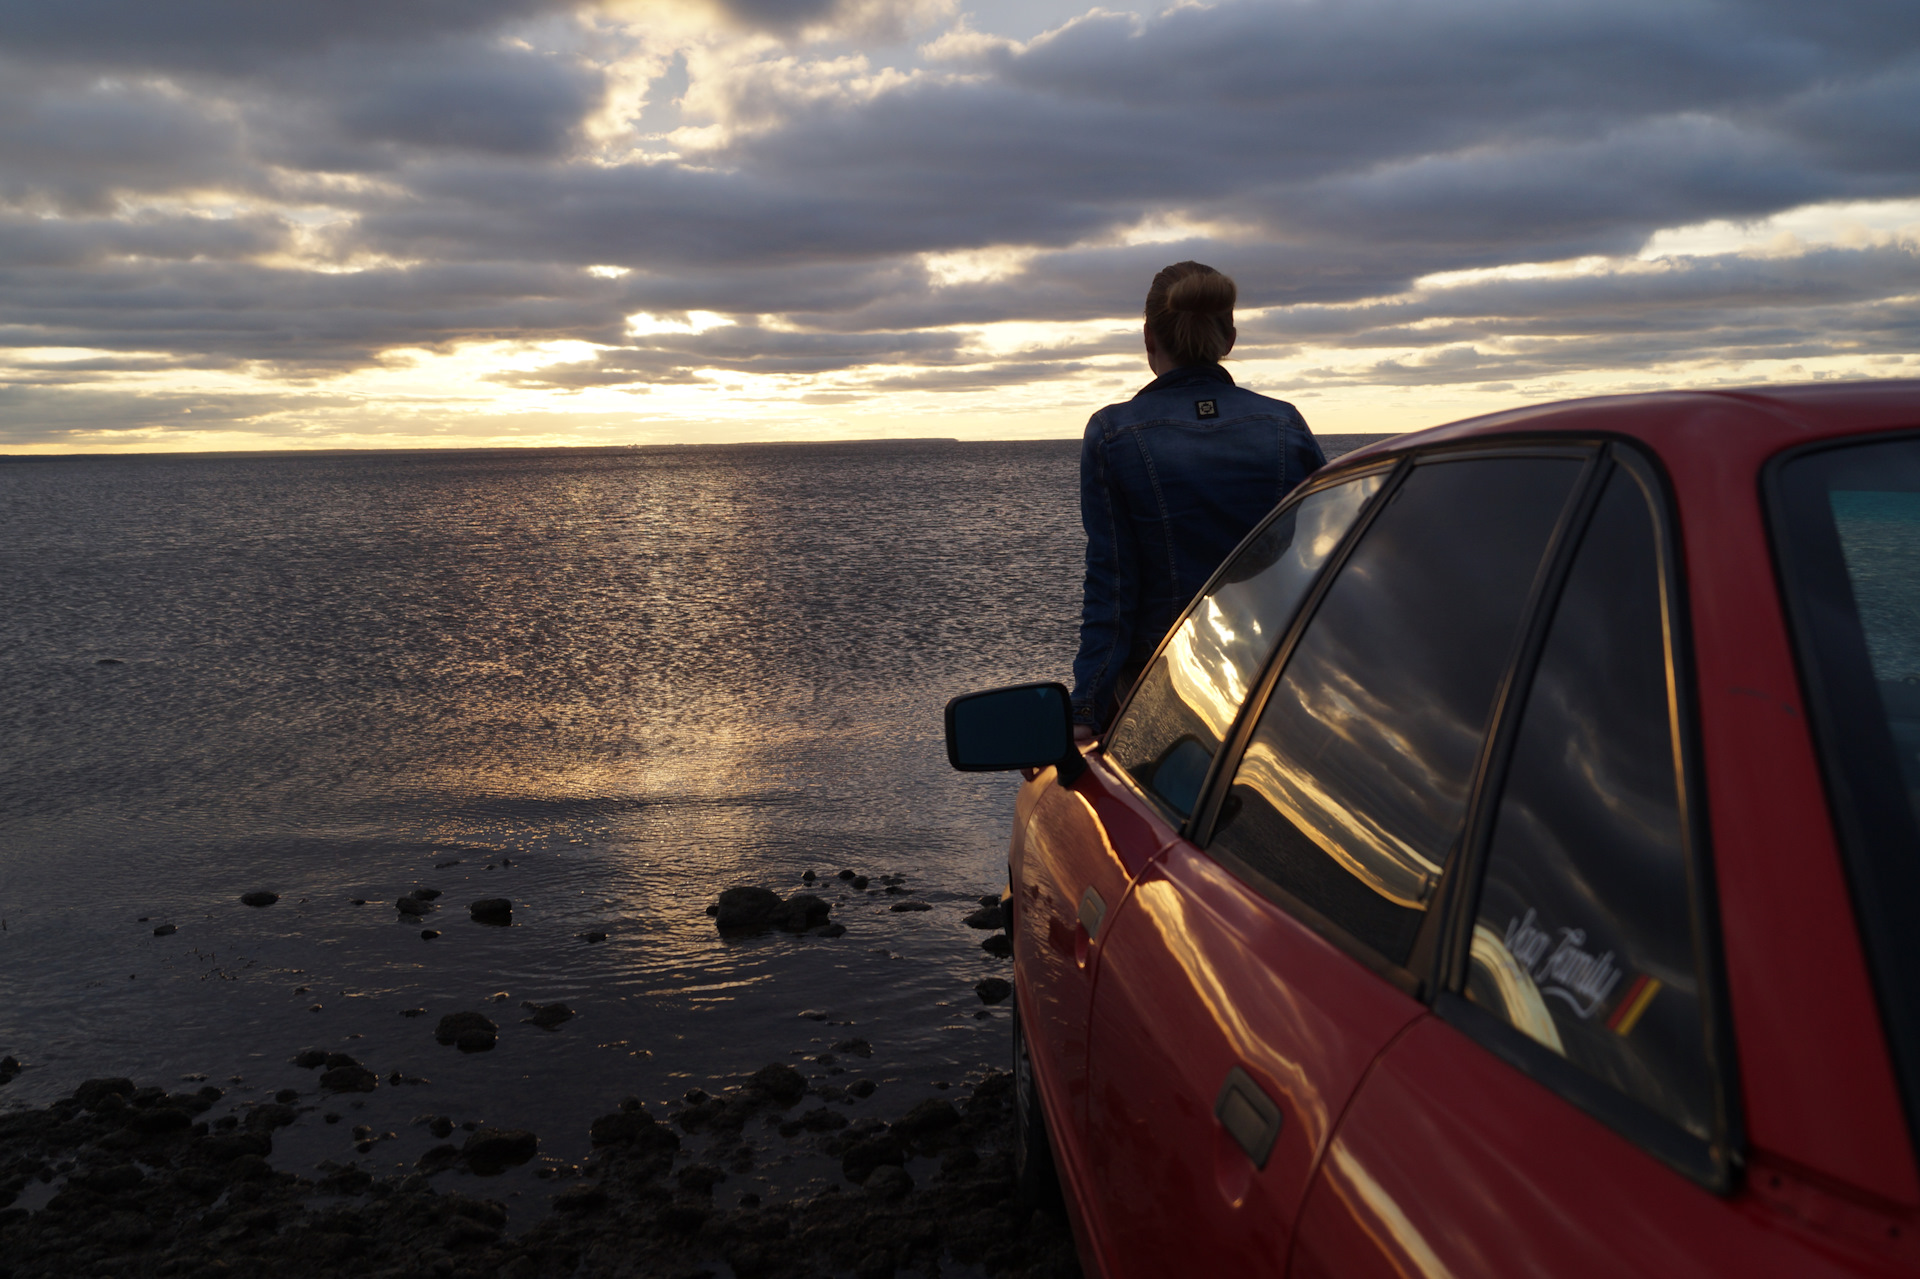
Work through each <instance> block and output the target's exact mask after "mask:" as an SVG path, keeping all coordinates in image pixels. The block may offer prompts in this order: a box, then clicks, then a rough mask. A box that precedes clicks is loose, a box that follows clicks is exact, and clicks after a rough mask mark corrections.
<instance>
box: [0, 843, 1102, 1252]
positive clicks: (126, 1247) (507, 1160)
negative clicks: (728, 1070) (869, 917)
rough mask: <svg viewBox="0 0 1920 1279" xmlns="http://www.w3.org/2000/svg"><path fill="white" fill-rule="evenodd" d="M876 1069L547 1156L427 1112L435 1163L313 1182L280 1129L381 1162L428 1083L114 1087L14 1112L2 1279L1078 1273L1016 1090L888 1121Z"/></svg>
mask: <svg viewBox="0 0 1920 1279" xmlns="http://www.w3.org/2000/svg"><path fill="white" fill-rule="evenodd" d="M887 878H891V879H895V880H896V883H897V880H898V877H887ZM807 879H808V881H809V882H811V881H812V879H813V876H812V875H809V876H808V877H807ZM858 887H864V885H859V886H858ZM886 887H887V889H888V890H890V891H894V892H898V889H897V887H896V884H888V885H887V886H886ZM435 895H436V896H437V895H438V894H435ZM249 904H250V905H251V904H256V903H249ZM257 904H259V905H267V904H270V903H267V902H260V903H257ZM908 904H909V905H919V903H908ZM829 910H830V907H829V906H828V903H826V902H825V901H823V900H822V899H820V898H819V897H817V896H814V895H812V894H807V893H802V894H798V895H795V896H793V897H789V898H786V899H782V898H781V897H780V896H779V895H778V894H776V893H773V892H771V891H769V890H766V889H760V888H735V889H729V890H727V892H725V893H723V894H722V895H721V898H720V901H719V902H718V903H716V904H715V906H714V907H713V908H711V909H710V911H709V913H710V914H712V915H713V916H715V923H716V925H717V926H718V927H720V928H721V929H722V931H724V932H728V933H738V932H740V931H745V930H763V929H768V928H773V929H784V930H786V931H791V932H801V931H806V932H816V931H817V932H820V933H823V934H824V933H828V931H829V930H830V929H831V930H836V931H838V932H844V929H839V928H838V927H837V926H836V925H833V924H831V923H829V922H827V916H828V912H829ZM1001 922H1002V915H1001V911H1000V908H999V905H998V903H997V901H996V899H993V898H983V899H981V901H980V909H979V910H978V911H976V912H975V914H974V915H972V916H970V917H969V918H968V919H967V920H966V923H967V924H968V925H970V926H971V927H974V928H981V929H996V928H997V927H998V926H999V925H1000V923H1001ZM1004 941H1005V935H1004V933H999V932H997V931H996V932H994V933H993V935H992V936H990V937H989V938H988V939H987V947H986V948H988V949H990V950H991V951H992V952H993V953H999V951H998V949H997V948H995V947H993V945H992V943H994V942H1001V943H1004ZM1010 993H1011V986H1010V983H1008V982H1006V981H1005V980H1004V979H1000V978H989V979H987V980H985V981H982V982H980V983H979V984H978V985H977V986H976V994H977V995H978V997H979V999H980V1001H981V1003H982V1004H983V1005H992V1004H996V1003H999V1002H1001V1001H1002V1000H1004V999H1005V998H1006V997H1007V996H1008V995H1009V994H1010ZM498 998H502V999H504V998H505V996H504V995H503V996H499V997H498ZM525 1007H526V1008H527V1009H528V1010H529V1011H531V1013H532V1016H530V1017H528V1018H526V1020H527V1021H529V1022H531V1023H532V1024H534V1025H536V1026H538V1027H540V1028H542V1029H547V1030H551V1029H555V1028H557V1027H558V1026H559V1025H560V1024H562V1023H563V1022H565V1021H567V1020H568V1019H570V1018H571V1017H572V1016H573V1015H574V1013H573V1010H572V1009H571V1008H569V1007H568V1006H567V1005H565V1004H562V1003H550V1004H544V1005H542V1004H534V1003H527V1004H525ZM403 1014H404V1015H406V1016H418V1015H423V1014H424V1010H422V1009H417V1008H416V1009H405V1010H403ZM978 1015H980V1016H986V1015H987V1014H986V1013H985V1012H984V1011H983V1012H981V1013H980V1014H978ZM498 1029H499V1028H498V1026H497V1024H496V1023H495V1022H494V1021H493V1020H491V1019H490V1018H489V1017H487V1016H486V1015H485V1014H482V1013H479V1012H472V1011H466V1012H455V1013H449V1014H447V1015H445V1016H443V1017H441V1019H440V1021H439V1023H438V1025H437V1026H435V1028H434V1038H435V1039H437V1040H438V1041H439V1042H440V1043H441V1044H444V1045H448V1046H452V1047H457V1048H458V1049H459V1050H460V1051H461V1052H462V1053H473V1052H488V1051H490V1050H492V1049H493V1047H494V1043H495V1038H496V1035H497V1033H498ZM351 1038H353V1039H358V1038H359V1036H352V1037H351ZM872 1055H873V1047H872V1045H871V1044H870V1043H869V1042H868V1041H867V1040H866V1039H865V1038H862V1037H858V1036H849V1037H847V1038H844V1039H842V1040H841V1041H839V1042H837V1043H834V1044H833V1045H832V1051H831V1052H829V1053H818V1052H816V1053H814V1054H813V1055H812V1056H811V1057H810V1060H809V1063H808V1064H809V1065H810V1066H816V1067H826V1068H827V1070H826V1074H824V1075H816V1076H815V1078H813V1079H812V1080H809V1078H808V1077H807V1076H806V1075H803V1074H802V1073H801V1072H800V1071H799V1070H796V1069H795V1068H794V1067H793V1066H792V1065H788V1064H786V1063H782V1062H775V1063H772V1064H770V1065H767V1066H765V1067H762V1068H761V1069H759V1070H758V1071H755V1072H754V1073H752V1074H751V1075H749V1076H745V1077H743V1078H738V1079H734V1080H731V1081H721V1082H719V1083H716V1084H714V1085H711V1086H709V1087H696V1088H691V1089H688V1090H687V1091H686V1092H685V1093H684V1095H683V1096H682V1097H681V1098H680V1099H679V1100H678V1101H676V1102H674V1103H673V1104H671V1105H668V1106H664V1107H660V1108H658V1109H657V1110H650V1109H649V1108H648V1107H647V1106H645V1105H644V1104H643V1103H642V1102H641V1101H640V1100H639V1099H638V1098H633V1097H629V1098H627V1099H625V1100H624V1101H620V1102H619V1103H618V1104H617V1105H616V1106H613V1108H611V1109H609V1110H608V1111H607V1113H605V1114H602V1115H601V1116H600V1117H599V1118H597V1119H595V1120H594V1121H593V1122H592V1124H591V1126H590V1131H589V1132H588V1133H586V1134H572V1135H568V1136H563V1137H561V1138H560V1139H558V1140H552V1141H546V1142H543V1140H542V1138H541V1137H540V1136H539V1135H538V1134H536V1133H534V1132H531V1131H527V1130H524V1129H519V1128H506V1127H495V1126H490V1125H487V1124H485V1123H483V1122H481V1121H478V1120H468V1121H466V1122H464V1123H456V1122H455V1120H454V1119H453V1118H452V1117H451V1116H448V1115H443V1114H432V1113H426V1114H421V1115H418V1116H416V1117H415V1119H414V1120H413V1123H414V1124H415V1125H419V1126H420V1127H421V1128H423V1129H425V1133H426V1134H431V1136H432V1137H433V1138H435V1139H437V1140H438V1141H439V1142H440V1144H438V1145H435V1146H432V1147H431V1148H429V1149H427V1150H426V1151H425V1152H424V1153H423V1154H421V1155H420V1156H419V1157H418V1159H417V1161H415V1162H414V1164H413V1165H412V1168H411V1170H410V1171H399V1172H396V1171H392V1169H393V1165H392V1164H390V1163H389V1164H386V1165H384V1166H383V1167H382V1168H381V1169H380V1170H379V1171H378V1172H376V1171H374V1170H370V1169H366V1168H361V1167H359V1166H358V1165H357V1163H356V1162H355V1161H353V1160H348V1161H346V1162H344V1163H343V1162H339V1161H337V1160H334V1159H331V1158H327V1159H322V1160H321V1161H320V1162H319V1163H318V1164H317V1165H315V1166H314V1167H313V1169H312V1173H313V1175H311V1176H309V1175H302V1174H300V1173H295V1172H291V1171H287V1170H285V1169H284V1168H281V1167H276V1165H275V1164H274V1163H273V1162H272V1161H271V1159H270V1157H271V1156H272V1155H273V1154H274V1141H275V1135H276V1134H280V1133H283V1131H284V1130H289V1129H293V1128H294V1125H314V1124H320V1125H328V1126H339V1127H340V1128H341V1129H342V1130H343V1131H342V1134H341V1135H342V1136H343V1137H345V1136H348V1135H350V1136H351V1139H352V1142H353V1149H354V1150H355V1151H356V1152H358V1153H359V1154H360V1155H373V1154H374V1152H375V1151H376V1149H377V1148H378V1147H379V1146H380V1145H381V1143H382V1142H385V1141H389V1140H392V1139H394V1138H395V1136H396V1134H395V1133H393V1132H379V1131H376V1130H375V1128H374V1127H373V1126H372V1125H370V1124H357V1123H354V1122H353V1120H354V1118H357V1117H358V1116H356V1115H354V1112H355V1111H358V1110H360V1109H361V1108H362V1103H360V1102H359V1101H357V1100H356V1097H357V1096H358V1095H359V1094H365V1093H371V1092H374V1091H375V1090H376V1089H382V1090H383V1092H384V1088H388V1087H392V1088H398V1087H400V1086H402V1085H407V1084H424V1083H426V1082H427V1081H425V1080H423V1079H416V1078H412V1077H409V1076H406V1075H404V1074H403V1073H402V1072H400V1071H398V1070H395V1071H393V1072H391V1073H390V1074H388V1075H382V1074H381V1073H379V1072H377V1071H375V1070H373V1069H370V1068H369V1067H368V1066H367V1065H366V1064H364V1063H363V1062H362V1061H361V1060H359V1059H358V1058H356V1057H354V1056H352V1055H350V1054H349V1053H347V1052H343V1051H339V1050H328V1049H321V1048H307V1049H305V1050H303V1051H300V1052H298V1053H295V1054H293V1055H292V1056H290V1057H289V1058H287V1059H286V1065H287V1067H290V1068H292V1071H311V1072H313V1073H312V1074H311V1075H310V1076H308V1077H306V1078H304V1079H302V1078H300V1077H299V1076H298V1075H294V1074H291V1073H289V1074H288V1081H289V1082H293V1081H296V1080H297V1081H298V1083H299V1086H298V1087H293V1086H288V1087H282V1088H279V1089H278V1090H277V1091H275V1092H273V1093H272V1094H271V1099H270V1100H269V1099H264V1095H263V1094H256V1095H253V1096H242V1095H240V1094H235V1095H232V1096H229V1094H228V1093H227V1091H226V1090H225V1089H222V1088H221V1087H218V1086H216V1085H214V1084H209V1083H205V1082H204V1078H203V1077H202V1076H189V1077H188V1087H186V1088H181V1089H179V1090H175V1091H169V1090H168V1089H166V1088H163V1087H160V1086H157V1085H147V1086H142V1085H141V1084H139V1083H138V1082H136V1081H135V1080H133V1079H130V1078H103V1079H91V1080H88V1081H87V1082H85V1083H83V1084H82V1085H80V1086H79V1087H78V1088H76V1089H75V1090H74V1091H73V1092H72V1093H71V1094H70V1095H68V1096H66V1097H62V1098H60V1099H59V1100H56V1101H54V1102H53V1103H51V1104H49V1105H46V1106H44V1107H41V1108H39V1109H31V1110H18V1111H13V1112H9V1113H4V1114H0V1279H40V1277H41V1276H46V1277H48V1279H52V1277H54V1276H60V1277H61V1279H64V1277H65V1276H70V1275H89V1276H91V1275H99V1276H115V1277H116V1279H118V1277H119V1276H148V1275H152V1276H175V1275H180V1276H217V1275H255V1274H269V1273H271V1274H274V1275H276V1276H285V1277H287V1279H304V1277H307V1276H312V1277H313V1279H322V1277H325V1279H332V1277H334V1276H341V1277H344V1276H349V1275H352V1276H359V1275H377V1276H384V1277H386V1279H400V1277H401V1276H407V1277H412V1276H423V1277H424V1276H434V1277H435V1279H441V1277H448V1279H451V1277H458V1276H473V1277H474V1279H479V1277H481V1276H489V1277H490V1276H496V1275H498V1276H506V1277H508V1279H533V1277H535V1276H554V1277H556V1279H557V1277H559V1276H569V1277H573V1276H582V1277H594V1279H597V1277H600V1276H608V1277H612V1276H627V1275H635V1276H639V1275H645V1276H655V1275H659V1276H677V1277H684V1279H694V1277H695V1276H701V1275H707V1276H720V1275H724V1274H731V1275H733V1276H737V1277H739V1279H757V1277H760V1276H765V1277H766V1279H802V1277H803V1276H817V1275H836V1276H841V1275H852V1276H857V1277H858V1279H887V1277H888V1276H892V1275H895V1274H897V1273H901V1272H905V1271H911V1272H917V1273H920V1274H925V1275H930V1276H931V1275H941V1274H967V1275H991V1276H1000V1275H1016V1276H1032V1277H1034V1279H1040V1277H1041V1276H1046V1277H1053V1276H1059V1277H1061V1279H1067V1277H1069V1276H1075V1275H1077V1274H1078V1267H1077V1265H1076V1263H1075V1260H1074V1254H1073V1246H1072V1242H1071V1239H1070V1237H1069V1235H1068V1233H1067V1231H1066V1229H1065V1227H1064V1226H1063V1224H1062V1223H1061V1221H1060V1219H1059V1217H1058V1216H1057V1213H1056V1212H1054V1211H1048V1210H1044V1209H1040V1208H1036V1207H1035V1206H1033V1205H1030V1204H1025V1203H1022V1202H1021V1201H1019V1200H1018V1199H1017V1198H1016V1197H1015V1195H1014V1193H1013V1184H1012V1176H1011V1171H1012V1169H1011V1154H1010V1152H1011V1148H1012V1143H1013V1116H1014V1107H1013V1088H1012V1078H1011V1076H1009V1075H1007V1074H1005V1073H1004V1072H1000V1071H987V1072H984V1073H976V1074H975V1075H974V1076H973V1077H972V1078H973V1083H972V1087H971V1089H970V1090H966V1091H965V1092H964V1093H959V1092H957V1093H956V1099H954V1100H949V1099H948V1098H947V1097H945V1096H939V1097H933V1098H928V1099H925V1100H921V1101H919V1102H918V1103H917V1104H914V1105H912V1106H911V1107H909V1108H907V1109H906V1110H905V1112H904V1113H894V1114H893V1115H892V1117H891V1119H890V1120H882V1119H880V1118H878V1117H876V1116H874V1115H872V1114H870V1113H863V1112H865V1111H866V1110H867V1109H868V1108H867V1107H866V1106H863V1105H860V1104H859V1103H862V1102H865V1101H867V1100H868V1099H870V1098H872V1097H873V1096H874V1093H875V1084H874V1082H873V1081H872V1080H869V1079H866V1078H862V1077H858V1075H857V1072H853V1071H849V1070H848V1069H846V1068H847V1067H849V1066H854V1065H856V1064H857V1063H858V1062H859V1061H860V1060H862V1059H866V1058H869V1057H871V1056H872ZM836 1062H838V1063H840V1064H838V1065H836V1064H835V1063H836ZM7 1064H8V1065H9V1066H14V1063H12V1061H11V1059H8V1063H7ZM14 1069H15V1070H18V1069H19V1067H17V1066H14ZM231 1082H232V1083H236V1084H237V1083H239V1082H240V1080H239V1078H238V1077H237V1076H236V1077H235V1079H234V1080H232V1081H231ZM193 1083H199V1084H200V1086H199V1087H197V1088H194V1087H191V1084H193ZM935 1087H937V1088H940V1089H945V1088H947V1087H948V1085H946V1084H944V1083H941V1084H936V1085H935ZM420 1095H421V1096H422V1098H423V1099H425V1098H426V1097H427V1096H429V1095H431V1094H430V1093H422V1094H420ZM609 1101H610V1102H611V1101H612V1099H609ZM223 1103H224V1104H223ZM223 1112H224V1113H223ZM396 1126H398V1125H396ZM299 1131H301V1130H295V1134H294V1135H297V1133H298V1132H299ZM423 1135H425V1134H423ZM583 1137H584V1140H583V1139H582V1138H583ZM581 1151H585V1157H584V1158H583V1159H581V1161H580V1162H578V1163H573V1162H568V1160H569V1159H572V1158H576V1157H578V1156H579V1155H580V1152H581ZM796 1161H804V1162H806V1163H807V1164H808V1166H810V1167H813V1168H817V1169H818V1170H820V1171H821V1172H823V1173H825V1174H827V1176H824V1177H814V1178H812V1179H811V1180H808V1181H807V1182H805V1183H804V1184H802V1185H799V1186H797V1187H794V1188H790V1189H789V1191H788V1192H787V1193H786V1194H784V1195H775V1194H773V1193H772V1192H771V1189H770V1188H769V1192H768V1194H767V1195H766V1196H765V1200H766V1201H765V1202H763V1196H762V1194H761V1193H760V1192H759V1191H758V1190H755V1189H747V1190H746V1191H745V1192H744V1193H742V1192H741V1190H740V1189H739V1187H740V1186H741V1185H742V1184H756V1183H753V1181H752V1178H751V1177H750V1176H749V1174H755V1173H758V1172H760V1171H763V1170H768V1169H772V1168H775V1167H781V1166H788V1167H791V1166H792V1165H793V1164H794V1163H795V1162H796ZM283 1162H284V1161H283ZM529 1164H532V1165H534V1166H533V1167H532V1168H531V1169H527V1168H526V1166H527V1165H529ZM402 1167H405V1165H402ZM516 1168H517V1169H522V1170H523V1172H525V1171H530V1172H531V1173H532V1176H534V1177H536V1178H538V1179H539V1180H540V1181H541V1182H544V1183H546V1184H547V1186H548V1187H549V1188H550V1189H551V1190H552V1191H554V1192H555V1193H552V1194H551V1195H550V1196H548V1195H545V1194H542V1195H540V1196H536V1198H537V1199H539V1200H540V1201H541V1202H539V1203H538V1204H537V1205H536V1204H535V1203H532V1202H522V1203H516V1204H513V1205H512V1207H511V1208H510V1207H509V1205H508V1203H507V1202H504V1200H505V1199H518V1198H519V1195H518V1193H517V1192H510V1193H509V1194H508V1195H506V1196H502V1197H498V1198H489V1197H487V1196H486V1195H485V1189H486V1179H488V1178H490V1177H495V1176H498V1175H499V1174H500V1173H502V1172H504V1171H506V1170H508V1169H516ZM382 1173H384V1175H381V1174H382ZM732 1178H738V1179H739V1180H737V1181H734V1182H733V1184H731V1185H729V1184H728V1183H729V1181H730V1179H732ZM509 1180H511V1179H509ZM528 1184H531V1183H528ZM476 1192H477V1193H476Z"/></svg>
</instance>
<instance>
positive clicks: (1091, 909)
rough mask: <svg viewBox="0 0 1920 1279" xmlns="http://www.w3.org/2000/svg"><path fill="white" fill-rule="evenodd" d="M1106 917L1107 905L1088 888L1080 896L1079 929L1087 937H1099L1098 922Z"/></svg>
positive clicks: (1098, 895)
mask: <svg viewBox="0 0 1920 1279" xmlns="http://www.w3.org/2000/svg"><path fill="white" fill-rule="evenodd" d="M1106 917H1107V903H1106V900H1105V899H1104V898H1102V897H1101V896H1100V894H1099V893H1096V892H1094V891H1093V889H1092V888H1088V889H1087V891H1086V892H1084V893H1081V894H1080V927H1082V928H1084V929H1086V930H1087V936H1088V937H1098V936H1099V935H1100V921H1101V920H1103V919H1105V918H1106Z"/></svg>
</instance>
